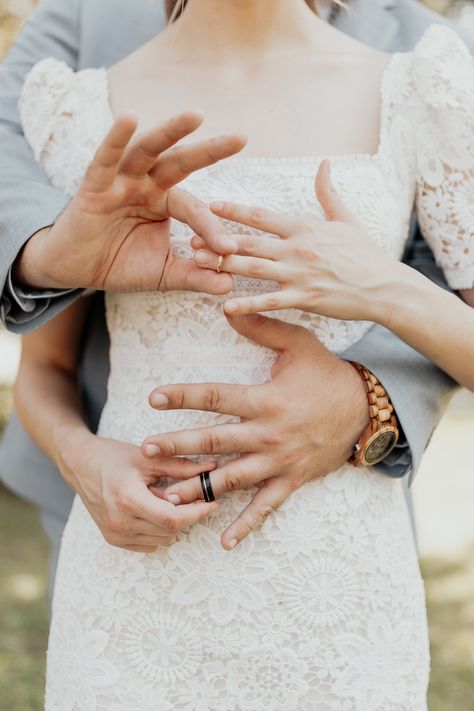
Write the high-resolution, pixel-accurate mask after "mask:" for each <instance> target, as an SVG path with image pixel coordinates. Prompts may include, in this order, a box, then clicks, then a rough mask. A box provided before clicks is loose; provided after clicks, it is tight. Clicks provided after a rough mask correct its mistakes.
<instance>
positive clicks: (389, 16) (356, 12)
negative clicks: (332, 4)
mask: <svg viewBox="0 0 474 711" xmlns="http://www.w3.org/2000/svg"><path fill="white" fill-rule="evenodd" d="M395 5H396V0H349V2H348V7H347V9H341V10H340V11H339V12H338V13H337V15H336V18H335V20H334V26H335V27H337V28H338V29H339V30H341V31H342V32H345V33H346V34H348V35H350V36H351V37H354V39H357V40H359V41H360V42H363V43H364V44H368V45H369V46H371V47H374V48H375V49H380V50H384V51H387V50H390V49H391V46H392V41H393V39H394V37H396V35H397V33H398V31H399V22H398V19H397V17H396V15H395V13H394V12H393V9H394V7H395Z"/></svg>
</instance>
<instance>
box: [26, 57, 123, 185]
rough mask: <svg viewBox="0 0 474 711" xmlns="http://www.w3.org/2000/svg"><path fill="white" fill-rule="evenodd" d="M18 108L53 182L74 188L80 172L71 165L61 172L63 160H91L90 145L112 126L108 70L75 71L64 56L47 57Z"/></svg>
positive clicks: (32, 72)
mask: <svg viewBox="0 0 474 711" xmlns="http://www.w3.org/2000/svg"><path fill="white" fill-rule="evenodd" d="M18 110H19V115H20V119H21V123H22V127H23V132H24V135H25V138H26V140H27V141H28V143H29V145H30V147H31V149H32V151H33V154H34V156H35V158H36V160H37V162H38V163H39V164H40V165H41V166H42V167H43V169H44V170H45V171H46V173H47V174H48V176H49V178H50V179H51V180H52V181H53V183H55V184H57V186H58V187H60V188H61V189H63V190H65V191H66V192H70V191H71V190H73V189H74V187H75V183H76V179H75V175H71V173H75V171H71V165H70V164H69V165H67V170H64V171H62V170H61V165H66V163H67V160H66V158H67V156H68V155H69V156H71V160H72V159H73V158H74V160H75V162H76V163H77V164H79V163H81V159H82V157H84V160H85V159H86V157H89V160H90V155H89V154H90V152H91V151H90V146H92V145H93V144H96V143H97V140H98V137H99V138H100V137H101V136H102V135H104V133H105V132H106V130H107V129H108V128H110V121H111V118H110V109H109V103H108V83H107V72H106V70H105V69H103V68H101V69H82V70H80V71H77V72H76V71H74V70H73V69H71V67H70V66H69V65H67V64H66V63H65V62H62V61H60V60H57V59H53V58H48V59H43V60H41V61H40V62H38V64H35V66H34V67H33V68H32V69H31V70H30V72H29V73H28V74H27V75H26V77H25V81H24V85H23V89H22V92H21V95H20V99H19V102H18ZM62 173H64V175H62ZM60 174H61V176H60V178H59V177H58V176H59V175H60ZM68 176H69V177H68Z"/></svg>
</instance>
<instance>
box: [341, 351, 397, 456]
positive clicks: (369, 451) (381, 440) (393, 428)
mask: <svg viewBox="0 0 474 711" xmlns="http://www.w3.org/2000/svg"><path fill="white" fill-rule="evenodd" d="M349 362H350V364H351V365H352V366H353V367H354V368H355V369H356V370H357V372H358V373H359V375H360V377H361V379H362V382H363V383H364V386H365V389H366V392H367V399H368V401H369V414H370V421H369V424H368V426H367V427H366V429H365V430H364V432H363V433H362V435H361V437H360V439H359V441H358V442H357V444H356V445H355V446H354V452H353V454H352V456H351V458H350V459H349V462H350V463H351V464H353V465H354V466H356V467H360V466H366V467H370V466H373V465H374V464H378V463H379V462H381V461H382V460H383V459H385V457H386V456H387V455H388V454H390V452H391V451H392V449H393V448H394V447H395V445H396V444H397V442H398V437H399V434H400V432H399V429H398V421H397V417H396V415H395V413H394V411H393V405H392V403H391V402H390V398H389V396H388V395H387V392H386V391H385V388H384V387H383V385H382V383H381V382H380V381H379V380H378V379H377V378H376V377H375V375H372V373H371V372H370V371H368V370H367V368H364V366H362V365H361V364H360V363H354V362H352V361H349Z"/></svg>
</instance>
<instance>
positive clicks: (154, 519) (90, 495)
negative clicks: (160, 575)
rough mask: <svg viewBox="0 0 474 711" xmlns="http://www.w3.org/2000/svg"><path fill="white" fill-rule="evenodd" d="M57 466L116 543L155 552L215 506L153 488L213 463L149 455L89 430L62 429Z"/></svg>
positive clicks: (102, 530)
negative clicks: (171, 497)
mask: <svg viewBox="0 0 474 711" xmlns="http://www.w3.org/2000/svg"><path fill="white" fill-rule="evenodd" d="M59 439H60V442H61V447H60V450H59V461H58V464H59V467H60V469H61V472H62V474H63V476H64V478H65V480H66V481H67V482H68V484H69V485H70V486H71V487H72V488H73V489H74V491H75V492H76V493H77V494H79V496H80V497H81V499H82V501H83V503H84V505H85V506H86V508H87V510H88V511H89V513H90V514H91V516H92V518H93V519H94V521H95V523H96V524H97V526H98V528H99V530H100V532H101V533H102V535H103V537H104V538H105V540H106V541H107V543H110V544H111V545H113V546H117V547H119V548H125V549H126V550H129V551H134V552H142V553H152V552H153V551H155V550H156V549H157V548H159V547H162V546H168V545H169V544H170V543H173V542H174V540H175V538H176V534H177V533H178V532H179V531H180V530H181V529H182V528H185V527H187V526H190V525H193V524H194V523H198V522H199V521H201V520H203V519H204V518H205V517H207V516H208V515H209V514H210V513H212V511H213V510H214V509H215V507H216V504H208V503H205V502H204V501H200V502H196V503H194V504H191V505H190V506H184V505H183V506H173V504H171V503H170V502H168V501H164V500H161V499H159V498H157V497H156V496H155V495H154V494H153V493H152V491H151V490H150V486H151V485H155V486H158V485H159V481H160V478H161V477H172V478H174V479H183V478H188V477H193V476H195V475H196V474H198V473H199V472H200V471H203V467H206V469H207V468H209V469H210V470H213V469H214V468H215V463H214V462H208V463H207V464H203V463H200V464H196V462H191V461H189V460H187V459H184V458H180V457H177V458H170V459H167V458H164V459H160V460H156V461H153V462H152V461H149V460H146V459H145V457H143V456H142V454H141V453H140V449H139V447H136V446H135V445H132V444H129V443H127V442H119V441H118V440H113V439H106V438H102V437H97V436H95V435H92V434H91V433H90V432H89V431H87V429H86V428H85V427H84V428H82V427H81V428H80V429H79V430H78V429H77V428H74V427H73V428H69V427H68V426H67V425H66V426H64V427H63V428H62V430H61V436H60V438H59Z"/></svg>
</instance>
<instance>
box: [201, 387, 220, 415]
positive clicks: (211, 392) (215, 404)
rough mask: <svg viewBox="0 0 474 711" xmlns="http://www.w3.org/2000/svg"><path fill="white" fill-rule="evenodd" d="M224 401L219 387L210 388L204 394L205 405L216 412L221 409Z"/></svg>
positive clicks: (207, 408)
mask: <svg viewBox="0 0 474 711" xmlns="http://www.w3.org/2000/svg"><path fill="white" fill-rule="evenodd" d="M221 402H222V397H221V394H220V392H219V390H218V388H209V389H208V390H206V393H205V395H204V406H205V409H206V410H210V411H211V412H215V411H216V410H218V409H219V407H220V405H221Z"/></svg>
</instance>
